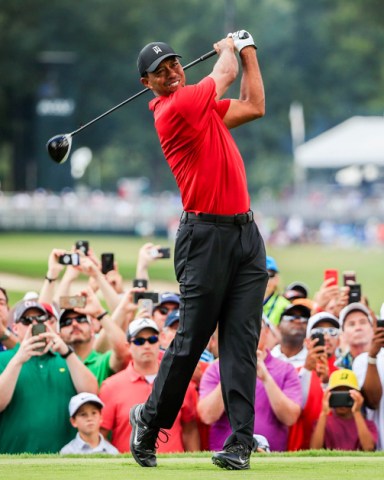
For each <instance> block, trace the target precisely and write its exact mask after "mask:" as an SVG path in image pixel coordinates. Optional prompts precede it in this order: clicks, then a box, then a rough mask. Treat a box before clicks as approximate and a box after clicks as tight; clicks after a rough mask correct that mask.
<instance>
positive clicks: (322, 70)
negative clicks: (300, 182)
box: [0, 0, 384, 193]
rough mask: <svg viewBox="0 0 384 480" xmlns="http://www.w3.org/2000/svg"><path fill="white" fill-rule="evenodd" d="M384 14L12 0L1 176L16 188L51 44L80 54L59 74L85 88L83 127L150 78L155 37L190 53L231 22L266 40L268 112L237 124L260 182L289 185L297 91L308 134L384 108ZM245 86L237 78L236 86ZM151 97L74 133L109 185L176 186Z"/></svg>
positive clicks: (6, 9) (289, 5) (194, 72)
mask: <svg viewBox="0 0 384 480" xmlns="http://www.w3.org/2000/svg"><path fill="white" fill-rule="evenodd" d="M382 18H384V3H383V2H382V1H380V0H354V1H353V2H351V1H350V0H338V1H337V2H335V1H333V0H318V1H317V2H308V1H307V0H259V1H258V2H254V1H253V0H217V1H215V2H206V1H202V0H179V1H178V2H176V3H175V2H174V1H170V0H163V1H162V2H161V3H159V2H157V1H154V0H147V1H146V2H142V1H138V0H130V1H129V2H127V1H125V2H124V1H122V0H108V2H105V1H102V0H83V1H81V2H71V4H70V5H69V4H68V2H67V1H65V0H50V2H46V1H45V0H29V1H28V2H25V1H22V0H12V1H2V2H1V3H0V62H1V71H2V72H3V74H2V76H1V77H0V181H1V180H3V182H2V186H3V187H4V186H7V185H8V187H9V188H14V187H15V181H16V180H15V175H13V177H12V175H11V173H10V172H11V170H12V169H13V172H14V173H15V171H16V170H17V168H16V167H17V164H16V163H15V157H16V156H17V152H18V151H19V150H18V149H19V148H20V145H18V143H20V142H22V141H23V138H24V135H26V133H27V132H29V131H30V130H33V122H34V121H35V119H34V115H33V108H32V107H31V105H33V102H34V99H35V96H36V91H37V89H38V86H39V82H40V81H41V68H40V67H39V60H38V59H39V58H40V56H41V53H42V52H47V51H61V52H73V53H74V54H75V58H76V61H75V63H74V64H73V65H72V66H71V67H70V68H69V67H68V69H66V68H62V69H61V70H60V75H61V77H62V78H61V80H62V81H64V82H67V84H70V85H71V90H72V91H73V94H74V96H75V98H76V112H75V124H74V125H73V129H76V128H77V126H78V125H81V124H83V123H85V122H87V121H89V120H90V119H92V118H94V117H96V116H98V115H99V114H100V113H102V112H104V111H106V110H108V109H109V108H111V107H112V106H113V105H115V104H117V103H119V102H121V101H122V100H124V99H125V98H127V97H129V96H130V95H132V94H133V93H136V92H137V91H138V90H140V89H141V88H142V86H141V84H140V82H139V79H138V74H137V69H136V58H137V54H138V52H139V50H140V49H141V48H142V47H143V46H144V45H145V44H146V43H148V42H150V41H153V40H163V41H166V42H168V43H170V44H171V45H172V46H173V47H174V48H175V49H176V50H178V51H180V52H181V53H182V55H183V62H185V63H188V62H189V61H191V60H193V59H195V58H197V57H199V56H200V55H202V54H203V53H205V52H207V51H208V50H210V49H211V48H212V44H213V43H214V42H215V41H216V40H217V39H219V38H222V37H223V36H224V35H225V34H226V33H227V31H228V30H232V29H239V28H245V29H248V30H250V31H251V32H252V34H253V36H254V38H255V40H256V43H257V45H258V56H259V61H260V64H261V68H262V72H263V78H264V83H265V91H266V103H267V115H266V116H265V117H264V118H263V119H262V120H259V121H257V122H253V123H251V124H249V125H246V126H244V127H242V128H241V129H239V130H238V131H235V132H234V135H235V137H236V140H237V141H238V144H239V147H240V150H241V152H242V154H243V156H244V159H245V162H246V166H247V169H248V171H249V173H250V175H249V178H250V189H251V192H253V193H255V192H257V191H258V189H260V187H263V186H266V185H269V186H270V187H272V188H274V189H276V190H278V189H281V188H282V187H284V186H287V185H289V184H290V182H291V177H292V173H291V170H292V168H291V167H292V156H291V151H292V146H291V137H290V125H289V118H288V112H289V107H290V104H291V103H292V101H299V102H301V103H302V105H303V107H304V112H305V121H306V132H307V139H309V138H311V137H313V136H315V135H317V134H319V133H321V132H322V131H324V130H326V129H327V128H330V127H332V126H334V125H335V124H337V123H339V122H341V121H343V120H345V119H347V118H348V117H350V116H353V115H381V114H382V113H383V96H384V91H383V88H382V85H383V84H384V78H383V77H384V69H383V65H384V58H383V56H384V53H383V48H382V45H383V44H384V31H383V29H382V25H381V19H382ZM213 62H214V59H210V60H207V61H206V62H204V63H201V64H199V65H198V66H196V67H194V68H193V69H191V70H189V71H188V73H187V78H188V81H189V82H195V81H198V80H199V79H200V78H201V77H202V76H203V75H206V74H207V73H209V72H210V69H211V68H212V65H213ZM64 67H65V66H64ZM70 70H71V72H70ZM237 91H238V83H237V84H236V85H235V86H234V87H233V88H232V89H231V92H230V93H231V95H236V94H237ZM150 98H151V97H150V94H149V93H148V94H145V95H143V96H142V97H140V98H139V99H137V100H135V101H134V102H133V103H131V104H128V105H126V106H125V107H123V108H122V109H120V110H118V111H116V112H115V113H114V114H112V115H110V116H108V117H106V118H105V119H103V120H102V121H100V122H98V123H96V124H94V125H93V126H92V127H90V128H89V129H87V130H84V132H82V133H81V135H79V136H78V137H75V140H74V143H75V145H78V146H80V145H87V146H89V147H90V148H91V149H92V151H93V155H94V159H95V162H96V163H98V164H99V165H101V166H102V168H100V172H101V185H100V186H101V187H103V188H105V189H110V190H114V189H115V188H116V182H117V179H118V178H119V177H122V176H133V177H134V176H146V177H148V178H149V179H150V182H151V188H153V189H154V190H161V189H163V188H171V189H172V188H175V183H174V181H173V178H172V176H171V174H170V173H169V172H168V169H167V167H166V165H165V162H164V159H163V155H162V152H161V150H160V147H159V144H158V139H157V136H156V133H155V131H154V128H153V120H152V116H151V113H150V112H149V111H148V107H147V103H148V101H149V99H150ZM57 133H61V132H57ZM26 152H27V150H26ZM26 161H27V159H26ZM30 161H32V162H33V161H36V159H32V160H31V159H30ZM46 161H47V162H49V160H48V157H47V159H46ZM91 168H92V167H91ZM282 171H283V172H285V173H284V174H283V175H282ZM2 176H3V177H6V179H5V180H6V181H4V178H3V179H2ZM16 183H17V182H16Z"/></svg>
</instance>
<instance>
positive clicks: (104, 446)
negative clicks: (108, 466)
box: [60, 433, 120, 455]
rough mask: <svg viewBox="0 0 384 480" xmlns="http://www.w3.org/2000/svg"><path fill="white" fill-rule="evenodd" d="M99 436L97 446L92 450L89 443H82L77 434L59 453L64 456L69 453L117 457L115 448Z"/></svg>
mask: <svg viewBox="0 0 384 480" xmlns="http://www.w3.org/2000/svg"><path fill="white" fill-rule="evenodd" d="M99 436H100V443H99V445H98V446H97V447H95V448H92V447H91V446H90V445H89V443H87V442H84V440H83V439H82V438H81V437H80V434H79V433H77V435H76V437H75V438H74V439H73V440H72V441H71V442H69V443H67V445H65V446H64V447H63V448H62V449H61V450H60V453H61V454H64V455H67V454H69V453H79V454H86V453H109V454H111V455H118V454H119V453H120V452H119V451H118V450H117V448H115V447H114V446H113V445H111V444H110V443H109V442H108V441H107V440H105V438H104V437H103V436H102V435H101V433H100V434H99Z"/></svg>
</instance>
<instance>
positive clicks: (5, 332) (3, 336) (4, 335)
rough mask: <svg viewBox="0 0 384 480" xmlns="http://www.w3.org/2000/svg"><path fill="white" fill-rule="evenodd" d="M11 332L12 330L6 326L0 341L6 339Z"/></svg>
mask: <svg viewBox="0 0 384 480" xmlns="http://www.w3.org/2000/svg"><path fill="white" fill-rule="evenodd" d="M11 333H12V332H11V331H10V330H9V329H8V328H6V329H5V330H4V333H3V335H2V336H1V337H0V342H4V340H8V338H9V337H10V336H11Z"/></svg>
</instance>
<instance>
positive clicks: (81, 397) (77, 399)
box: [68, 392, 104, 417]
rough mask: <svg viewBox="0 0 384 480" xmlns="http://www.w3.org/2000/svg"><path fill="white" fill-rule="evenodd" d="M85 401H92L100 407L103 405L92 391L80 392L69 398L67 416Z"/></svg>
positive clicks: (73, 412) (71, 415) (71, 414)
mask: <svg viewBox="0 0 384 480" xmlns="http://www.w3.org/2000/svg"><path fill="white" fill-rule="evenodd" d="M85 403H94V404H96V405H98V406H99V407H100V408H103V407H104V403H103V402H102V401H101V400H100V398H99V397H98V396H97V395H95V394H94V393H88V392H82V393H78V394H77V395H75V396H74V397H72V398H71V400H70V401H69V408H68V409H69V416H70V417H73V416H74V415H75V414H76V412H77V411H78V410H79V408H80V407H81V406H82V405H84V404H85Z"/></svg>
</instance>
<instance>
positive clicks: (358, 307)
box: [339, 302, 373, 328]
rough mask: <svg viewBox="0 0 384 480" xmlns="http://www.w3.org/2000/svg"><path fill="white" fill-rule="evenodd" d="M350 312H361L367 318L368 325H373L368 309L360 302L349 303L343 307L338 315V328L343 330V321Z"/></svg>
mask: <svg viewBox="0 0 384 480" xmlns="http://www.w3.org/2000/svg"><path fill="white" fill-rule="evenodd" d="M351 312H362V313H364V315H366V316H367V317H368V320H369V323H370V324H371V325H373V319H372V317H371V312H370V311H369V309H368V308H367V307H366V306H365V305H363V304H362V303H360V302H354V303H349V304H348V305H347V306H346V307H344V308H343V309H342V310H341V312H340V314H339V321H340V327H341V328H343V325H344V322H345V319H346V318H347V316H348V315H349V314H350V313H351Z"/></svg>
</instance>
